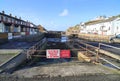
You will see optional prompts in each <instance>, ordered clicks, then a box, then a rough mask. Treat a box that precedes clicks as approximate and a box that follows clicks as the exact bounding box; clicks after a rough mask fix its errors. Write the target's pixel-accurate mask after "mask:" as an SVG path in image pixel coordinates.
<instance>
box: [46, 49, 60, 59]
mask: <svg viewBox="0 0 120 81" xmlns="http://www.w3.org/2000/svg"><path fill="white" fill-rule="evenodd" d="M46 54H47V58H60V50H59V49H49V50H47V53H46Z"/></svg>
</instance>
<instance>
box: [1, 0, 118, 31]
mask: <svg viewBox="0 0 120 81" xmlns="http://www.w3.org/2000/svg"><path fill="white" fill-rule="evenodd" d="M3 10H4V11H5V13H6V14H10V13H12V15H13V16H17V17H22V19H24V20H29V21H31V22H33V23H35V24H36V25H38V24H41V25H43V26H44V27H45V28H46V29H48V30H66V29H67V28H68V27H70V26H74V25H76V24H79V23H80V22H85V21H89V20H91V19H93V18H95V17H97V16H100V15H106V16H113V15H118V14H120V0H0V12H1V11H3Z"/></svg>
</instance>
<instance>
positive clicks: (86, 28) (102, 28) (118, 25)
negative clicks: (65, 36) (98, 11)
mask: <svg viewBox="0 0 120 81" xmlns="http://www.w3.org/2000/svg"><path fill="white" fill-rule="evenodd" d="M80 26H81V33H89V34H99V35H116V34H120V17H119V16H114V17H110V18H102V19H97V20H91V21H88V22H85V23H82V24H81V25H80Z"/></svg>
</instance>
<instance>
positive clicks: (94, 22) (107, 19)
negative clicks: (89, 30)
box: [85, 16, 120, 25]
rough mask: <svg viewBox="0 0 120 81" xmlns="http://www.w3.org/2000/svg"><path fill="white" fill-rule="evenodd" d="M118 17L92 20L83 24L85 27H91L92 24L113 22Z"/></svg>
mask: <svg viewBox="0 0 120 81" xmlns="http://www.w3.org/2000/svg"><path fill="white" fill-rule="evenodd" d="M118 17H120V16H112V17H109V18H106V19H100V20H92V21H88V22H85V25H93V24H98V23H104V22H110V21H113V20H115V19H116V18H118Z"/></svg>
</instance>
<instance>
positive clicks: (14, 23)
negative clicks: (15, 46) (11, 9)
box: [0, 11, 38, 39]
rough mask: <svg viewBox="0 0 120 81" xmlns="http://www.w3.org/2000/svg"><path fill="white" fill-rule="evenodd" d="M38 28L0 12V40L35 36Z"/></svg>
mask: <svg viewBox="0 0 120 81" xmlns="http://www.w3.org/2000/svg"><path fill="white" fill-rule="evenodd" d="M37 32H38V28H37V26H36V25H34V24H33V23H31V22H28V21H24V20H22V19H21V18H17V16H15V17H13V16H12V14H10V15H7V14H5V12H4V11H2V12H0V39H13V38H16V37H21V36H22V35H30V34H37Z"/></svg>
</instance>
